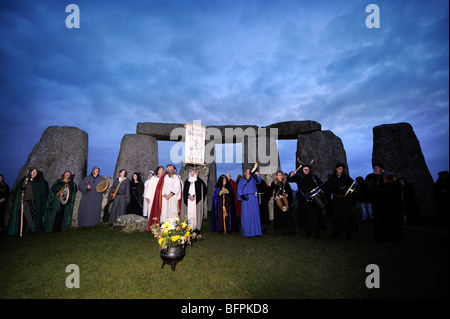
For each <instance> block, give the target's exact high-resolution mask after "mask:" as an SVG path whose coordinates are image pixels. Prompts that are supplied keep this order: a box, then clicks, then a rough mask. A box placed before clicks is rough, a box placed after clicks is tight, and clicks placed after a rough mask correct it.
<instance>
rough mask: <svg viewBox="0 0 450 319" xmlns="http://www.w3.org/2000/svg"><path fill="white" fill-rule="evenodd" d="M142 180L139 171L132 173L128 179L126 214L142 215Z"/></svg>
mask: <svg viewBox="0 0 450 319" xmlns="http://www.w3.org/2000/svg"><path fill="white" fill-rule="evenodd" d="M143 200H144V182H143V181H142V179H141V175H139V173H136V172H135V173H133V177H132V179H131V181H130V203H129V204H128V207H127V214H135V215H139V216H143V210H142V209H143V206H142V205H143V204H144V203H143Z"/></svg>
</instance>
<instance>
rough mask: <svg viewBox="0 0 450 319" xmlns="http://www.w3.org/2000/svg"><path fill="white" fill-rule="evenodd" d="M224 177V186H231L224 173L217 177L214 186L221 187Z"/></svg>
mask: <svg viewBox="0 0 450 319" xmlns="http://www.w3.org/2000/svg"><path fill="white" fill-rule="evenodd" d="M224 178H225V179H226V181H227V182H226V184H225V188H231V183H230V181H229V180H228V178H227V177H226V176H225V175H223V174H222V175H220V177H219V179H218V180H217V183H216V186H215V187H216V188H222V186H223V179H224Z"/></svg>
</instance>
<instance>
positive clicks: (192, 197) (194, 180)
mask: <svg viewBox="0 0 450 319" xmlns="http://www.w3.org/2000/svg"><path fill="white" fill-rule="evenodd" d="M198 175H199V171H198V170H197V169H195V170H191V171H190V172H189V177H188V179H186V180H185V181H184V187H183V198H182V199H183V204H182V206H181V213H180V218H181V219H182V220H183V219H184V218H185V217H187V218H188V226H190V227H191V228H192V231H193V232H195V233H197V234H199V233H200V231H201V230H202V224H203V210H204V209H203V204H204V202H205V197H206V195H207V189H206V184H205V182H204V181H203V180H202V179H201V178H200V176H198ZM191 186H192V187H191ZM189 203H191V204H194V205H192V206H191V205H189ZM190 207H191V210H190ZM193 211H195V214H193V216H191V215H190V213H191V212H193Z"/></svg>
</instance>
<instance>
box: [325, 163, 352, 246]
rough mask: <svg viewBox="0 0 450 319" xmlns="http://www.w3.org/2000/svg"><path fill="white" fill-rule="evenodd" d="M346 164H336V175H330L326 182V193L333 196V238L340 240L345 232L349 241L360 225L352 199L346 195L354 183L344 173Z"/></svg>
mask: <svg viewBox="0 0 450 319" xmlns="http://www.w3.org/2000/svg"><path fill="white" fill-rule="evenodd" d="M344 169H345V164H343V163H338V164H336V168H335V173H334V174H332V175H330V177H329V178H328V180H327V181H326V182H325V185H324V189H325V191H326V192H327V193H328V194H330V195H332V200H331V220H332V225H333V234H332V235H331V237H333V238H338V237H339V233H340V232H345V237H346V238H347V239H352V238H353V237H352V232H355V231H357V230H358V224H357V221H356V216H355V212H354V206H353V201H352V197H351V196H350V195H347V196H346V195H345V194H346V192H347V190H348V189H349V188H350V186H351V185H352V183H353V179H352V178H351V177H350V176H348V175H346V174H345V173H344Z"/></svg>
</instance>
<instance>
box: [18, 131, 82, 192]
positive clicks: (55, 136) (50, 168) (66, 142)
mask: <svg viewBox="0 0 450 319" xmlns="http://www.w3.org/2000/svg"><path fill="white" fill-rule="evenodd" d="M87 159H88V134H87V133H86V132H85V131H82V130H80V129H79V128H76V127H71V126H50V127H48V128H47V129H46V130H45V131H44V133H42V136H41V139H40V141H39V142H38V143H37V144H36V145H35V146H34V148H33V150H32V151H31V153H30V155H29V156H28V160H27V162H26V163H25V165H24V166H23V167H22V169H21V170H20V172H19V175H18V176H17V180H16V183H17V182H18V181H19V180H20V179H22V178H23V177H25V174H26V171H27V169H28V167H29V166H30V165H31V166H33V167H36V168H37V169H39V170H40V171H42V173H43V174H44V178H45V180H46V181H47V182H48V184H49V186H51V185H52V184H53V182H55V181H56V180H57V179H59V178H61V175H62V173H64V171H66V170H69V171H71V172H72V173H73V174H75V177H74V181H75V183H77V185H78V184H79V183H80V182H81V181H82V180H83V178H84V177H85V176H86V170H87Z"/></svg>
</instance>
